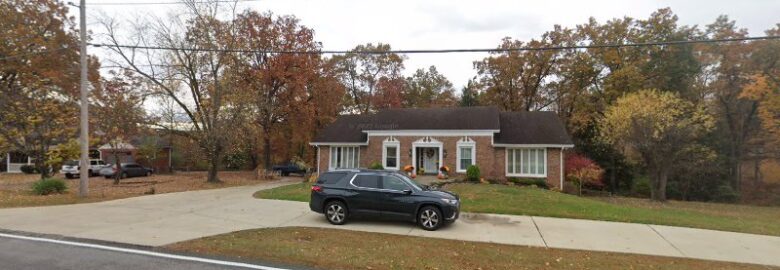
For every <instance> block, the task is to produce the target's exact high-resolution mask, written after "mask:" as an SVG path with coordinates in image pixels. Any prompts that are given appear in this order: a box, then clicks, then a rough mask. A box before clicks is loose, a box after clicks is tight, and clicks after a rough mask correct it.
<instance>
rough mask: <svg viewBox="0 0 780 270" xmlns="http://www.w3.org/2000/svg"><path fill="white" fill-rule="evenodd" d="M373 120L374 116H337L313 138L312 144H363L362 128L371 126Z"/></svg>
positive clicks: (364, 135)
mask: <svg viewBox="0 0 780 270" xmlns="http://www.w3.org/2000/svg"><path fill="white" fill-rule="evenodd" d="M373 118H374V115H342V116H339V117H338V118H336V121H334V122H333V123H331V124H330V125H328V126H326V127H325V128H324V129H323V130H322V131H320V132H319V133H318V134H317V136H315V137H314V142H320V143H334V142H339V143H361V142H363V143H364V142H366V140H367V137H366V136H367V135H366V134H365V133H363V128H362V127H363V126H368V125H371V120H373Z"/></svg>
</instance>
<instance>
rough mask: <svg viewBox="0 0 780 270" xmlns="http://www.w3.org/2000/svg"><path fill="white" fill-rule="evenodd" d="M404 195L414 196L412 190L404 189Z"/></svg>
mask: <svg viewBox="0 0 780 270" xmlns="http://www.w3.org/2000/svg"><path fill="white" fill-rule="evenodd" d="M403 193H404V194H406V195H409V194H412V190H411V189H404V191H403Z"/></svg>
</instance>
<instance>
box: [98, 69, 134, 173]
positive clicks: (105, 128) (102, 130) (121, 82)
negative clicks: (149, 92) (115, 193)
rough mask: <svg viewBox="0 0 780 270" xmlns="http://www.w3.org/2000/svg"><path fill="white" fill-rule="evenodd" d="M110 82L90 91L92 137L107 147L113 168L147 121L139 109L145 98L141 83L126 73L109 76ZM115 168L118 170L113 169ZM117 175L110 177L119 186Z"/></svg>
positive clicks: (106, 81) (113, 73) (117, 164)
mask: <svg viewBox="0 0 780 270" xmlns="http://www.w3.org/2000/svg"><path fill="white" fill-rule="evenodd" d="M110 74H111V75H113V78H111V79H108V80H103V83H102V86H101V87H98V88H97V89H95V90H94V91H92V104H93V106H92V108H91V110H90V113H91V114H92V117H91V119H92V120H93V126H94V127H93V128H92V129H91V130H94V134H95V135H96V136H95V137H96V138H98V140H99V141H100V142H102V143H106V144H108V145H109V146H110V147H111V156H112V159H113V162H114V163H115V164H114V165H115V166H119V165H120V159H119V149H120V148H122V147H124V146H125V145H127V143H128V141H129V140H130V139H131V137H133V136H138V135H140V134H141V132H142V130H143V129H144V127H143V124H145V123H146V122H147V121H146V120H147V119H146V111H145V110H144V108H143V102H144V100H145V95H144V93H143V89H144V88H143V83H142V81H141V80H140V78H138V77H134V76H132V74H131V73H130V71H126V72H125V74H117V73H116V72H110ZM117 168H118V167H117ZM120 179H121V175H120V174H119V173H116V174H114V184H119V180H120Z"/></svg>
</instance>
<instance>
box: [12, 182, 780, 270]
mask: <svg viewBox="0 0 780 270" xmlns="http://www.w3.org/2000/svg"><path fill="white" fill-rule="evenodd" d="M289 183H291V182H274V183H267V184H263V185H259V186H249V187H233V188H225V189H218V190H202V191H191V192H181V193H168V194H160V195H152V196H143V197H135V198H129V199H123V200H115V201H108V202H101V203H91V204H77V205H63V206H49V207H33V208H13V209H0V228H2V229H7V230H16V231H25V232H33V233H45V234H57V235H64V236H70V237H78V238H88V239H96V240H104V241H112V242H121V243H128V244H136V245H145V246H162V245H166V244H171V243H175V242H179V241H185V240H190V239H195V238H200V237H205V236H211V235H216V234H222V233H228V232H232V231H238V230H246V229H255V228H268V227H284V226H305V227H323V228H336V229H347V230H357V231H367V232H380V233H392V234H401V235H411V236H425V237H437V238H446V239H456V240H465V241H481V242H492V243H502V244H513V245H527V246H541V247H551V248H566V249H582V250H594V251H610V252H625V253H637V254H648V255H661V256H673V257H687V258H696V259H707V260H720V261H731V262H742V263H755V264H766V265H775V266H780V256H777V255H778V254H780V237H774V236H764V235H752V234H744V233H732V232H721V231H712V230H703V229H692V228H681V227H670V226H660V225H644V224H634V223H619V222H606V221H591V220H578V219H565V218H548V217H530V216H511V215H494V214H473V213H463V214H462V215H461V218H460V219H459V220H458V221H457V222H455V223H454V224H452V225H450V226H447V227H444V228H442V229H440V230H439V231H435V232H429V231H425V230H421V229H419V228H418V227H416V226H415V225H414V224H411V223H403V222H401V223H388V222H379V221H359V220H358V221H352V222H349V223H348V224H346V225H343V226H333V225H330V224H329V223H327V221H326V220H325V218H324V217H322V216H321V215H319V214H316V213H313V212H311V211H310V210H309V207H308V204H307V203H301V202H292V201H277V200H260V199H254V198H252V194H253V193H254V192H255V191H257V190H260V189H267V188H273V187H277V186H281V185H285V184H289Z"/></svg>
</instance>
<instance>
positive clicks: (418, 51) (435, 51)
mask: <svg viewBox="0 0 780 270" xmlns="http://www.w3.org/2000/svg"><path fill="white" fill-rule="evenodd" d="M776 39H780V36H758V37H741V38H721V39H693V40H672V41H655V42H638V43H621V44H587V45H572V46H546V47H532V46H524V47H517V48H477V49H414V50H387V51H352V50H315V51H299V50H264V49H215V48H184V47H167V46H142V45H123V44H109V43H88V45H90V46H93V47H109V48H127V49H147V50H169V51H190V52H231V53H271V54H350V53H351V54H442V53H480V52H488V53H491V52H515V51H548V50H570V49H600V48H620V47H646V46H666V45H684V44H697V43H723V42H740V41H755V40H776Z"/></svg>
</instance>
